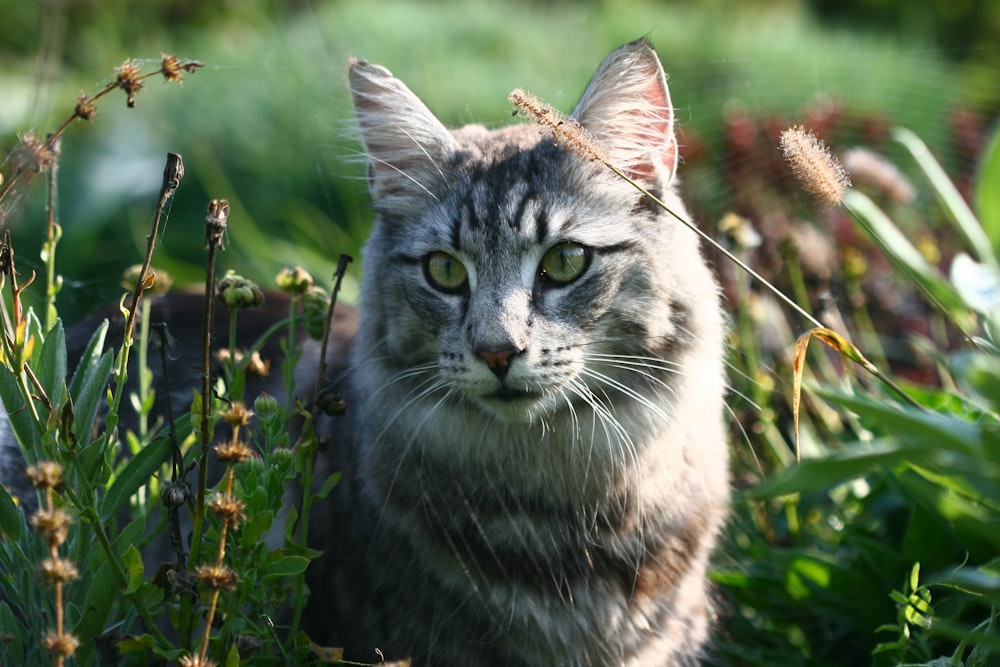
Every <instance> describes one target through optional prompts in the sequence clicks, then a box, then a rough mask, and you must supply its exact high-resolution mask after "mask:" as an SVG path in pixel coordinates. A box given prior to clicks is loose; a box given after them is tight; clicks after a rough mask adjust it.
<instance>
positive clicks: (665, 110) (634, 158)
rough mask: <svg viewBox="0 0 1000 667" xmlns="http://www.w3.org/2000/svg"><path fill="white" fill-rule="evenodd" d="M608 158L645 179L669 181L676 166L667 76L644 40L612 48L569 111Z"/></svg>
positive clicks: (635, 177) (626, 170) (638, 179)
mask: <svg viewBox="0 0 1000 667" xmlns="http://www.w3.org/2000/svg"><path fill="white" fill-rule="evenodd" d="M572 116H573V118H575V119H576V120H577V121H578V122H579V123H580V124H581V125H582V126H583V127H585V128H586V129H587V131H589V132H590V133H591V134H592V135H593V136H594V137H595V138H596V139H597V140H598V141H600V142H601V145H602V146H603V147H604V149H605V150H606V151H607V153H608V156H609V158H610V160H611V162H612V163H613V164H614V165H615V166H616V167H618V168H619V169H622V170H623V171H624V172H625V173H626V174H628V175H629V176H630V177H632V178H634V179H635V180H637V181H640V182H643V183H647V184H660V183H662V184H669V183H670V181H672V180H673V177H674V173H675V172H676V170H677V160H678V153H677V139H676V137H675V136H674V110H673V107H672V106H671V104H670V92H669V90H668V89H667V76H666V74H665V73H664V71H663V66H662V65H661V64H660V59H659V57H658V56H657V55H656V51H655V50H654V49H653V46H652V45H651V44H650V43H649V42H648V41H646V40H645V39H641V40H638V41H636V42H632V43H631V44H626V45H625V46H623V47H621V48H619V49H616V50H615V51H612V52H611V54H610V55H608V57H607V58H605V59H604V62H603V63H601V66H600V67H599V68H598V69H597V72H596V73H595V74H594V77H593V78H592V79H591V80H590V83H589V84H588V85H587V89H586V90H585V91H584V93H583V96H582V97H581V98H580V101H579V102H578V103H577V105H576V108H575V109H574V110H573V114H572Z"/></svg>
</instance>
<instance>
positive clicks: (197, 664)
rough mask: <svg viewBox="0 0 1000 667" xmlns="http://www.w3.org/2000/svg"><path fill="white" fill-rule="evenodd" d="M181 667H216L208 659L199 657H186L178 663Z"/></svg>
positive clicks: (182, 657)
mask: <svg viewBox="0 0 1000 667" xmlns="http://www.w3.org/2000/svg"><path fill="white" fill-rule="evenodd" d="M177 663H178V664H179V665H180V666H181V667H215V663H214V662H212V661H211V660H209V659H208V658H202V657H201V656H197V655H185V656H181V658H180V659H179V660H178V661H177Z"/></svg>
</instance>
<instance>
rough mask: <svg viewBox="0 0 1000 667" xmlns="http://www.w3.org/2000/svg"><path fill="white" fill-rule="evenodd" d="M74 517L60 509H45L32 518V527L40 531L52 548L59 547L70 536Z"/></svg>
mask: <svg viewBox="0 0 1000 667" xmlns="http://www.w3.org/2000/svg"><path fill="white" fill-rule="evenodd" d="M72 523H73V519H72V517H70V515H69V514H67V513H66V512H64V511H63V510H61V509H59V508H51V509H48V508H43V509H40V510H38V511H37V512H36V513H35V514H34V515H33V516H32V517H31V525H32V526H34V527H35V528H37V529H38V531H39V532H40V533H41V534H42V537H43V538H44V539H45V542H46V543H47V544H49V545H50V546H59V545H60V544H62V543H63V542H65V541H66V537H67V536H68V535H69V527H70V524H72Z"/></svg>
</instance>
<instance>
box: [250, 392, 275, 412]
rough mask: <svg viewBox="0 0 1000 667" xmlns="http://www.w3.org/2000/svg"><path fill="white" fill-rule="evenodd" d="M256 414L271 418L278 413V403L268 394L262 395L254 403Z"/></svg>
mask: <svg viewBox="0 0 1000 667" xmlns="http://www.w3.org/2000/svg"><path fill="white" fill-rule="evenodd" d="M253 409H254V412H256V413H257V414H259V415H261V416H264V417H269V416H271V415H273V414H274V413H275V412H277V411H278V401H277V399H275V398H274V396H271V395H270V394H268V393H262V394H261V395H260V396H258V397H257V400H255V401H254V402H253Z"/></svg>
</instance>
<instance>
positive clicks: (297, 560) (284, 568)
mask: <svg viewBox="0 0 1000 667" xmlns="http://www.w3.org/2000/svg"><path fill="white" fill-rule="evenodd" d="M307 567H309V559H308V558H305V557H304V556H282V557H281V558H279V559H278V560H276V561H274V562H273V563H270V564H268V565H267V574H266V575H264V585H265V586H266V585H269V584H272V583H274V582H275V581H276V580H278V579H282V578H284V577H292V576H295V575H299V574H302V573H303V572H305V571H306V568H307Z"/></svg>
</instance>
